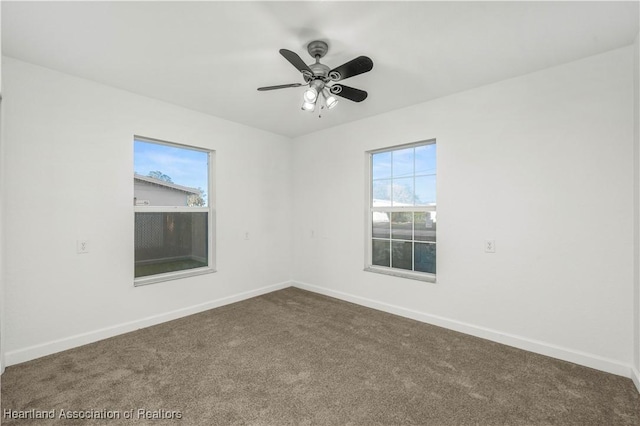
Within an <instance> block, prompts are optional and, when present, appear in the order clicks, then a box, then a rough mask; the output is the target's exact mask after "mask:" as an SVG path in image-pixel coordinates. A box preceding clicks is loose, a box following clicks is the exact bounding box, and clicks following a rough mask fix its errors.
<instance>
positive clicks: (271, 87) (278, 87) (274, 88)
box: [258, 83, 306, 92]
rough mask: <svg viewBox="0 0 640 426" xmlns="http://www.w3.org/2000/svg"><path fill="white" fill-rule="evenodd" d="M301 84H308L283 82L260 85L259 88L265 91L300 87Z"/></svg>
mask: <svg viewBox="0 0 640 426" xmlns="http://www.w3.org/2000/svg"><path fill="white" fill-rule="evenodd" d="M300 86H306V84H302V83H291V84H281V85H279V86H266V87H258V90H259V91H261V92H264V91H265V90H276V89H286V88H287V87H300Z"/></svg>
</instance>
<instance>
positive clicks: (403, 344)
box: [2, 288, 640, 425]
mask: <svg viewBox="0 0 640 426" xmlns="http://www.w3.org/2000/svg"><path fill="white" fill-rule="evenodd" d="M7 409H9V410H31V409H35V410H43V411H48V410H56V411H55V413H54V414H55V416H56V417H59V414H60V410H65V411H64V413H65V415H67V416H80V415H83V414H84V415H86V414H97V415H98V416H106V415H111V416H115V415H120V420H92V421H88V420H86V419H85V420H69V419H57V420H53V421H52V420H9V419H7V418H4V419H3V424H8V425H9V424H20V425H23V424H37V425H44V424H104V425H115V424H131V423H133V422H132V421H129V420H125V419H124V415H125V413H127V415H128V414H131V410H134V411H133V418H134V420H135V423H138V424H173V423H176V420H177V419H176V417H181V419H179V422H180V423H181V424H185V425H198V424H202V425H213V424H259V425H285V424H310V425H316V424H318V425H345V424H352V425H374V424H384V425H403V424H421V425H453V424H456V425H462V424H469V425H546V424H557V425H639V424H640V395H639V394H638V392H637V391H636V389H635V387H634V385H633V383H632V382H631V380H630V379H627V378H623V377H619V376H615V375H612V374H607V373H603V372H600V371H596V370H593V369H589V368H586V367H581V366H578V365H575V364H571V363H568V362H563V361H558V360H555V359H552V358H547V357H544V356H541V355H536V354H533V353H529V352H526V351H522V350H519V349H515V348H512V347H508V346H504V345H500V344H498V343H493V342H490V341H486V340H483V339H479V338H475V337H471V336H468V335H464V334H460V333H457V332H454V331H450V330H446V329H443V328H439V327H435V326H430V325H426V324H423V323H419V322H416V321H412V320H409V319H405V318H401V317H397V316H393V315H390V314H386V313H382V312H378V311H375V310H371V309H367V308H363V307H360V306H357V305H353V304H350V303H346V302H342V301H338V300H335V299H332V298H328V297H325V296H321V295H317V294H314V293H310V292H306V291H303V290H299V289H295V288H288V289H285V290H281V291H278V292H274V293H270V294H267V295H264V296H260V297H256V298H253V299H250V300H246V301H243V302H240V303H236V304H233V305H228V306H225V307H222V308H218V309H213V310H210V311H207V312H204V313H201V314H197V315H192V316H189V317H186V318H182V319H179V320H175V321H171V322H168V323H165V324H161V325H158V326H154V327H150V328H146V329H142V330H138V331H136V332H133V333H128V334H125V335H122V336H118V337H114V338H111V339H107V340H103V341H100V342H97V343H93V344H90V345H86V346H83V347H80V348H76V349H72V350H68V351H65V352H61V353H57V354H54V355H51V356H47V357H44V358H40V359H37V360H34V361H30V362H27V363H24V364H20V365H15V366H11V367H8V368H7V370H6V372H5V374H4V375H3V376H2V412H3V413H4V412H5V410H7ZM140 409H142V410H147V411H145V413H140V412H138V410H140ZM66 410H69V411H66ZM102 410H110V411H109V412H107V411H102ZM175 412H179V414H178V413H175ZM32 413H40V411H38V412H36V411H34V412H32ZM140 415H141V416H142V418H143V419H142V420H140V419H138V417H139V416H140ZM145 416H150V417H153V416H156V417H163V416H164V417H173V420H166V419H165V420H149V419H144V417H145Z"/></svg>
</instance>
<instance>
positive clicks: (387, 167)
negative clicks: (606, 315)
mask: <svg viewBox="0 0 640 426" xmlns="http://www.w3.org/2000/svg"><path fill="white" fill-rule="evenodd" d="M371 157H372V158H371V164H372V167H373V170H372V175H373V179H389V178H390V177H391V153H390V152H380V153H378V154H373V155H372V156H371Z"/></svg>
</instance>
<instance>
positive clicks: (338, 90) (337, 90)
mask: <svg viewBox="0 0 640 426" xmlns="http://www.w3.org/2000/svg"><path fill="white" fill-rule="evenodd" d="M331 93H333V94H334V95H337V96H342V97H343V98H345V99H349V100H350V101H353V102H362V101H364V100H365V99H367V92H365V91H364V90H360V89H354V88H353V87H349V86H344V85H342V84H334V85H333V86H331Z"/></svg>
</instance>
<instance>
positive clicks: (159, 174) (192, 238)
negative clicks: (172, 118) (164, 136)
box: [133, 137, 214, 285]
mask: <svg viewBox="0 0 640 426" xmlns="http://www.w3.org/2000/svg"><path fill="white" fill-rule="evenodd" d="M133 143H134V156H133V157H134V173H133V189H134V190H133V196H134V198H133V204H134V215H135V237H134V241H135V251H134V253H135V255H134V257H135V260H134V263H135V268H134V271H135V272H134V278H135V284H136V285H142V284H151V283H153V282H158V281H166V280H170V279H175V278H181V277H185V276H190V275H197V274H202V273H208V272H213V271H214V265H213V249H214V247H213V223H214V222H213V209H212V205H213V198H212V188H213V185H212V184H211V176H212V175H213V173H212V168H213V166H212V164H213V155H214V153H213V151H208V150H204V149H199V148H193V147H187V146H183V145H177V144H172V143H167V142H161V141H156V140H151V139H145V138H140V137H135V138H134V142H133Z"/></svg>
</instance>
